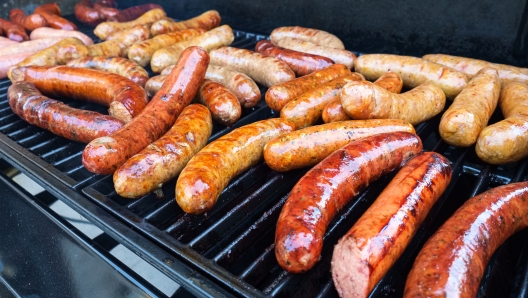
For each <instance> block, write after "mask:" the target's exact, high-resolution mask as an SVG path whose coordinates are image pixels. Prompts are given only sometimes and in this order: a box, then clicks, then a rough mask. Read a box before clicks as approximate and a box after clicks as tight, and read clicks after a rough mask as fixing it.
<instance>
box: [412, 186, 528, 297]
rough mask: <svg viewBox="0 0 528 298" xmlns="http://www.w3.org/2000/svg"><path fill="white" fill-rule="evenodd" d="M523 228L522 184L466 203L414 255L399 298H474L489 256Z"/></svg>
mask: <svg viewBox="0 0 528 298" xmlns="http://www.w3.org/2000/svg"><path fill="white" fill-rule="evenodd" d="M527 225H528V182H527V181H524V182H518V183H511V184H508V185H503V186H499V187H496V188H492V189H490V190H488V191H486V192H484V193H482V194H480V195H478V196H475V197H473V198H471V199H469V200H467V201H466V202H465V203H464V204H463V205H462V206H461V207H460V208H458V210H457V211H456V212H455V213H454V214H453V215H452V216H451V217H450V218H449V219H448V220H447V221H446V222H445V223H444V224H443V225H442V226H441V227H440V228H439V229H438V230H437V231H436V232H435V233H434V234H433V236H431V238H429V240H427V242H426V243H425V245H424V246H423V248H422V250H421V251H420V252H419V253H418V256H417V257H416V260H415V261H414V264H413V267H412V269H411V272H409V275H408V277H407V281H406V282H405V290H404V297H407V298H408V297H477V292H478V288H479V284H480V280H481V279H482V276H483V275H484V271H485V270H486V266H487V264H488V262H489V259H490V258H491V256H492V255H493V252H494V251H495V250H496V249H497V247H499V246H500V245H501V244H502V243H503V242H504V241H505V240H506V239H508V238H509V237H510V236H511V235H513V234H514V233H515V232H517V231H520V230H522V229H524V228H526V226H527Z"/></svg>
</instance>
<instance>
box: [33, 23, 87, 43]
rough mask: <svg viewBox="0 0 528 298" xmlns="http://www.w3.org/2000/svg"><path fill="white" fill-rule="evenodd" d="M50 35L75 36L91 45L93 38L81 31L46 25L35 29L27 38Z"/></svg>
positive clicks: (50, 36)
mask: <svg viewBox="0 0 528 298" xmlns="http://www.w3.org/2000/svg"><path fill="white" fill-rule="evenodd" d="M52 37H63V38H66V37H77V38H78V39H80V40H82V42H83V43H84V44H85V45H87V46H89V45H93V40H92V39H91V38H90V37H88V36H87V35H86V34H84V33H81V32H79V31H70V30H60V29H53V28H47V27H46V28H38V29H35V30H33V31H32V32H31V34H30V35H29V38H31V39H32V40H34V39H43V38H52Z"/></svg>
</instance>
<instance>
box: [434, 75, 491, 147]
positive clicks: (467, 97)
mask: <svg viewBox="0 0 528 298" xmlns="http://www.w3.org/2000/svg"><path fill="white" fill-rule="evenodd" d="M500 91H501V86H500V81H499V74H498V72H497V70H495V69H494V68H483V69H481V70H480V71H479V72H478V73H477V74H476V75H475V76H474V77H473V78H472V79H471V80H470V81H469V83H468V84H467V86H466V88H464V90H462V92H460V94H458V96H457V97H456V98H455V100H454V101H453V104H451V106H450V107H449V108H448V109H447V111H445V112H444V114H443V115H442V119H441V120H440V126H439V127H438V129H439V131H440V136H441V137H442V139H443V140H444V141H445V142H446V143H448V144H449V145H452V146H456V147H469V146H471V145H473V144H475V142H476V141H477V138H478V136H479V134H480V132H481V131H482V130H483V129H484V128H485V127H486V126H487V125H488V121H489V119H490V118H491V115H492V114H493V112H494V111H495V108H496V107H497V102H498V101H499V95H500Z"/></svg>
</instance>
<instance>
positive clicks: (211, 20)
mask: <svg viewBox="0 0 528 298" xmlns="http://www.w3.org/2000/svg"><path fill="white" fill-rule="evenodd" d="M221 20H222V19H221V18H220V14H219V13H218V11H216V10H209V11H206V12H204V13H202V14H201V15H199V16H196V17H194V18H192V19H188V20H186V21H182V22H170V21H167V20H160V21H157V22H155V23H154V24H152V26H151V27H150V32H151V33H152V35H153V36H156V35H160V34H166V33H170V32H176V31H179V30H184V29H191V28H194V29H205V30H206V31H209V30H211V29H213V28H216V27H218V25H220V21H221Z"/></svg>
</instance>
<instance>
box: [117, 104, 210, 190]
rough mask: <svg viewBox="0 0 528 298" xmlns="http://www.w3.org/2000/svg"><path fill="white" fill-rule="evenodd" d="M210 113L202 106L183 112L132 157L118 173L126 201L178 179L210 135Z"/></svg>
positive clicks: (197, 105) (120, 187) (190, 107)
mask: <svg viewBox="0 0 528 298" xmlns="http://www.w3.org/2000/svg"><path fill="white" fill-rule="evenodd" d="M212 130H213V123H212V119H211V113H210V112H209V110H208V109H207V108H206V107H204V106H202V105H199V104H192V105H190V106H187V107H186V108H184V109H183V111H182V112H181V114H180V116H178V118H177V119H176V122H175V123H174V125H173V126H172V127H171V129H170V130H169V131H168V132H167V133H166V134H164V135H163V136H162V137H161V138H159V139H158V140H157V141H155V142H154V143H152V144H150V145H148V146H147V147H146V148H145V149H143V150H141V152H139V153H138V154H136V155H134V156H132V157H131V158H130V159H129V160H127V161H126V162H125V163H124V164H123V165H122V166H120V167H119V169H117V171H115V173H114V176H113V179H114V187H115V190H116V192H117V193H118V194H119V195H120V196H122V197H125V198H129V199H135V198H139V197H142V196H144V195H146V194H148V193H149V192H151V191H153V190H155V189H156V188H159V187H160V186H161V185H162V184H163V183H165V182H167V181H169V180H171V179H172V178H174V177H176V176H177V175H178V174H179V173H180V172H181V171H182V170H183V168H184V167H185V165H186V164H187V163H188V162H189V160H190V159H191V157H193V156H194V155H195V154H196V153H198V151H200V150H201V149H202V148H203V147H204V146H205V144H207V140H208V139H209V137H210V136H211V132H212Z"/></svg>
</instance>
